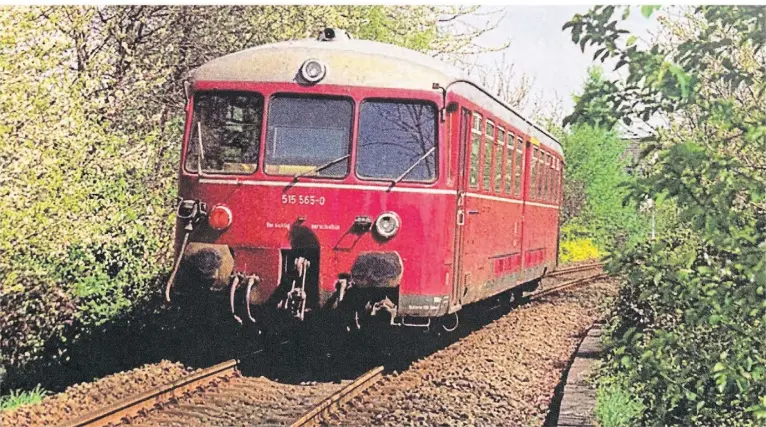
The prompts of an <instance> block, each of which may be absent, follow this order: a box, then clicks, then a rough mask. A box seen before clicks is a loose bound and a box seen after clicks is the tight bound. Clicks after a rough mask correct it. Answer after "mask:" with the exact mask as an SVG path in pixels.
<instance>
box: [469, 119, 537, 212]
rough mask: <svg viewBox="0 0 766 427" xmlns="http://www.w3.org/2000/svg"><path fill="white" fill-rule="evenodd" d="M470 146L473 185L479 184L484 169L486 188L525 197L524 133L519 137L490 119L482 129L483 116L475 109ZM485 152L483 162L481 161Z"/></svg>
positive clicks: (471, 184)
mask: <svg viewBox="0 0 766 427" xmlns="http://www.w3.org/2000/svg"><path fill="white" fill-rule="evenodd" d="M482 137H483V138H482ZM482 143H483V146H482ZM470 150H471V154H470V155H471V158H470V162H471V163H470V168H471V169H470V173H469V177H468V185H469V186H470V187H471V188H479V175H480V169H481V177H482V182H481V188H482V189H484V190H486V191H490V192H495V193H498V194H505V195H508V196H514V197H519V198H520V197H521V180H522V179H523V176H524V141H523V140H522V138H521V137H518V138H517V137H516V136H515V135H514V134H513V133H512V132H506V130H505V129H504V128H502V127H499V126H498V127H496V126H495V124H494V123H493V122H492V121H490V120H486V121H485V122H484V127H483V129H482V117H481V115H479V114H475V113H474V114H473V119H472V123H471V148H470ZM482 152H483V159H484V162H483V165H481V164H480V162H481V158H482Z"/></svg>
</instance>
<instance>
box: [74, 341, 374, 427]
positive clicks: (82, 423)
mask: <svg viewBox="0 0 766 427" xmlns="http://www.w3.org/2000/svg"><path fill="white" fill-rule="evenodd" d="M282 344H284V343H282ZM261 352H262V350H260V351H258V352H256V353H254V354H252V355H251V356H254V355H255V354H259V353H261ZM241 363H242V362H241V360H239V359H231V360H227V361H225V362H221V363H219V364H217V365H214V366H211V367H209V368H205V369H202V370H200V371H198V372H195V373H193V374H191V375H189V376H187V377H184V378H181V379H179V380H176V381H173V382H170V383H168V384H165V385H162V386H160V387H157V388H154V389H152V390H149V391H146V392H143V393H139V394H136V395H133V396H129V397H127V398H125V399H121V400H119V401H117V402H115V403H113V404H112V405H109V406H107V407H104V408H99V409H96V410H94V411H91V412H89V413H87V414H84V415H82V416H80V417H77V418H75V419H72V420H68V421H66V422H64V423H63V424H62V425H63V426H64V427H105V426H109V425H114V424H120V423H122V422H123V421H125V420H126V419H130V418H132V417H135V416H137V415H141V413H142V412H145V411H148V410H150V409H152V408H154V407H155V406H156V405H158V404H161V403H165V402H168V401H170V400H171V399H173V398H178V397H180V396H182V395H183V394H185V393H187V392H190V391H193V390H199V389H203V388H204V387H206V386H208V385H210V384H212V383H214V382H217V381H225V380H227V379H229V378H231V377H233V376H234V375H236V374H237V371H238V368H239V367H240V365H241ZM382 377H383V367H382V366H378V367H377V368H374V369H372V370H370V371H368V372H366V373H364V374H363V375H361V376H360V377H358V378H357V379H355V380H354V381H353V382H352V383H350V384H348V385H347V386H345V387H343V388H342V389H341V390H339V391H337V392H335V393H333V394H332V395H331V396H329V397H327V398H326V399H324V400H322V401H321V402H319V403H318V404H317V405H315V406H313V407H312V408H311V410H309V411H308V412H307V413H305V414H304V415H303V416H301V417H300V418H298V420H296V421H295V422H294V423H293V424H292V426H294V427H304V426H312V425H318V424H319V422H320V420H321V419H322V417H323V416H325V415H328V414H329V413H330V412H331V411H332V410H333V409H336V408H338V407H340V406H342V405H344V404H345V403H347V402H348V401H350V400H351V399H353V398H355V397H356V396H358V395H359V394H360V393H362V392H363V391H365V390H367V389H368V388H370V387H371V386H372V385H373V384H375V383H376V382H377V381H378V380H380V379H381V378H382Z"/></svg>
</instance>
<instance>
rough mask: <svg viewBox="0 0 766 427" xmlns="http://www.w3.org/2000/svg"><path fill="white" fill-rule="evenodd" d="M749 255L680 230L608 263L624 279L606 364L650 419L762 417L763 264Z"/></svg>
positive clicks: (715, 421) (765, 356)
mask: <svg viewBox="0 0 766 427" xmlns="http://www.w3.org/2000/svg"><path fill="white" fill-rule="evenodd" d="M753 256H761V255H760V254H757V253H756V252H754V251H753V250H752V249H750V250H745V251H743V252H741V253H737V254H732V253H728V252H727V251H722V250H720V249H719V248H715V247H711V246H709V245H706V244H705V243H704V242H702V241H700V240H699V238H697V237H695V235H694V234H693V233H690V232H684V231H679V232H678V233H676V234H674V235H673V236H668V237H665V238H662V239H660V240H659V241H657V242H654V243H645V244H642V245H639V246H637V247H636V248H634V249H632V250H631V251H629V252H627V253H625V254H622V255H621V256H620V257H619V258H618V259H617V260H616V261H615V263H614V264H612V265H611V266H610V268H612V269H619V270H620V271H622V272H623V274H624V277H625V282H624V283H623V286H622V288H621V289H620V293H619V297H618V301H617V304H616V307H617V308H616V310H617V311H616V317H615V318H614V319H613V321H612V324H611V325H610V329H609V333H608V335H607V339H606V344H607V349H608V352H607V359H606V363H605V365H604V367H605V370H606V372H607V373H608V374H610V375H618V376H620V377H623V378H625V379H626V384H627V386H628V387H629V389H630V391H631V393H633V394H634V395H635V396H636V397H637V398H638V399H640V400H641V402H642V403H643V404H644V405H645V406H646V410H645V412H644V419H643V422H644V424H646V425H656V426H660V425H716V426H724V425H739V426H753V425H759V423H760V424H763V423H764V422H765V421H766V405H764V403H766V341H765V339H766V302H764V301H766V299H764V287H763V284H762V281H763V280H764V279H766V273H764V271H763V270H761V271H760V272H754V271H752V270H749V268H748V267H747V262H746V261H745V260H746V259H748V258H750V257H753ZM751 259H752V258H751ZM759 282H760V283H759Z"/></svg>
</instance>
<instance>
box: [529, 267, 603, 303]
mask: <svg viewBox="0 0 766 427" xmlns="http://www.w3.org/2000/svg"><path fill="white" fill-rule="evenodd" d="M607 277H609V275H608V274H606V273H597V274H594V275H592V276H588V277H582V278H580V279H574V280H570V281H568V282H564V283H562V284H560V285H557V286H554V287H552V288H549V289H542V290H539V291H537V292H533V293H531V294H529V296H528V298H529V299H530V300H536V299H538V298H541V297H544V296H546V295H553V294H557V293H559V292H561V291H565V290H568V289H571V288H574V287H577V286H580V285H585V284H588V283H591V282H595V281H596V280H598V279H604V278H607Z"/></svg>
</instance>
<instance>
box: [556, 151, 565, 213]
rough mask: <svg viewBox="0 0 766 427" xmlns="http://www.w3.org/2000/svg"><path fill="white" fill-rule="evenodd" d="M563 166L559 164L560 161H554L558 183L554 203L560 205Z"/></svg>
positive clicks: (562, 187) (562, 188) (562, 192)
mask: <svg viewBox="0 0 766 427" xmlns="http://www.w3.org/2000/svg"><path fill="white" fill-rule="evenodd" d="M563 165H564V164H563V163H562V162H561V160H557V161H556V169H557V170H556V172H557V174H556V175H557V182H558V188H559V191H558V193H557V194H556V202H557V204H559V205H560V204H561V198H562V196H563V194H564V168H563V167H562V166H563Z"/></svg>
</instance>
